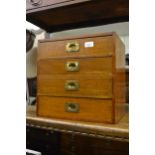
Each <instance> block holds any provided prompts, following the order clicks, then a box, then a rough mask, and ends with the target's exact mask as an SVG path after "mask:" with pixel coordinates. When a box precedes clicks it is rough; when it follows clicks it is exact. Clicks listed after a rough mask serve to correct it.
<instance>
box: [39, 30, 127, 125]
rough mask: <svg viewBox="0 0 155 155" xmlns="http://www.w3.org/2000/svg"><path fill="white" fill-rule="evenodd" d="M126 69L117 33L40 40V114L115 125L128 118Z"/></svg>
mask: <svg viewBox="0 0 155 155" xmlns="http://www.w3.org/2000/svg"><path fill="white" fill-rule="evenodd" d="M124 68H125V47H124V45H123V43H122V42H121V40H120V39H119V37H118V36H117V35H116V34H115V33H106V34H100V35H91V36H84V37H76V38H68V39H62V40H61V39H60V40H43V41H40V42H39V49H38V76H37V114H38V116H42V117H51V118H59V119H69V120H80V121H92V122H104V123H116V122H117V121H119V120H120V119H121V118H122V116H123V115H124V105H123V103H125V70H124Z"/></svg>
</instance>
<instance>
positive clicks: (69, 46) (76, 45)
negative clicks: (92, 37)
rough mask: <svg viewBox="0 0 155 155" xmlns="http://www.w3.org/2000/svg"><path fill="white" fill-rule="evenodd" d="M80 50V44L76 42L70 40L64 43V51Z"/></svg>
mask: <svg viewBox="0 0 155 155" xmlns="http://www.w3.org/2000/svg"><path fill="white" fill-rule="evenodd" d="M79 50H80V45H79V43H77V42H71V43H67V45H66V52H70V53H72V52H79Z"/></svg>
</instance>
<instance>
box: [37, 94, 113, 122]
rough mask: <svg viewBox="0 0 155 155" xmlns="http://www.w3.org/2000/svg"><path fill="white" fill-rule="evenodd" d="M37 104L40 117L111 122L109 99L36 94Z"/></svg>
mask: <svg viewBox="0 0 155 155" xmlns="http://www.w3.org/2000/svg"><path fill="white" fill-rule="evenodd" d="M37 104H38V106H37V108H38V109H37V113H38V116H41V117H50V118H58V119H69V120H79V121H93V122H109V123H111V122H112V111H113V110H112V107H113V106H112V101H111V100H100V99H98V100H95V99H85V98H64V97H46V96H38V98H37Z"/></svg>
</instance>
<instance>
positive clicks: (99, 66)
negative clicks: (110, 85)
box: [37, 57, 112, 76]
mask: <svg viewBox="0 0 155 155" xmlns="http://www.w3.org/2000/svg"><path fill="white" fill-rule="evenodd" d="M67 62H78V63H79V70H78V71H75V72H68V71H66V69H65V64H66V63H67ZM37 72H38V75H51V76H54V75H55V74H61V75H62V74H63V75H67V74H71V75H75V76H77V75H78V74H87V73H88V74H96V73H103V74H106V73H107V74H110V73H112V58H111V57H106V58H81V59H80V58H74V59H73V58H66V59H65V58H62V59H60V58H59V59H54V58H52V59H43V60H40V61H38V67H37Z"/></svg>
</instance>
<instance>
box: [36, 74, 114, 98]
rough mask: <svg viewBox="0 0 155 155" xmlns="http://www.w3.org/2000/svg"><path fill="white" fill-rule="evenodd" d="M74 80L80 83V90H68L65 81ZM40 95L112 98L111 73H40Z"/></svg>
mask: <svg viewBox="0 0 155 155" xmlns="http://www.w3.org/2000/svg"><path fill="white" fill-rule="evenodd" d="M68 80H74V81H77V82H78V83H79V89H78V90H70V91H69V90H66V89H65V88H64V87H65V83H66V81H68ZM37 90H38V95H50V96H68V97H69V96H72V97H91V98H92V97H96V98H112V75H111V74H103V73H97V74H77V75H72V74H67V75H65V76H63V75H56V74H55V75H53V76H50V75H39V76H38V89H37Z"/></svg>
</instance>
